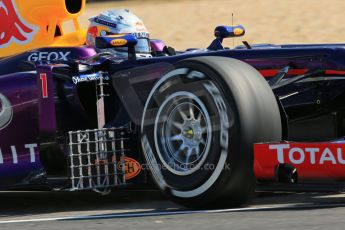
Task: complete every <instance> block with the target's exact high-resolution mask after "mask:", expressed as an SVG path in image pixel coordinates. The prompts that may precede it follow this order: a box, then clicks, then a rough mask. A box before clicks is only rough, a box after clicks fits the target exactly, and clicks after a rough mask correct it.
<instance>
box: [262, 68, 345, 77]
mask: <svg viewBox="0 0 345 230" xmlns="http://www.w3.org/2000/svg"><path fill="white" fill-rule="evenodd" d="M279 71H280V70H279V69H263V70H259V72H260V73H261V75H262V76H263V77H274V76H276V75H277V73H279ZM307 72H308V69H290V70H289V72H288V76H295V75H301V74H305V73H307ZM325 74H326V75H345V71H344V70H325Z"/></svg>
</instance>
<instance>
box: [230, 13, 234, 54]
mask: <svg viewBox="0 0 345 230" xmlns="http://www.w3.org/2000/svg"><path fill="white" fill-rule="evenodd" d="M231 26H234V13H233V12H232V13H231ZM232 48H235V38H234V37H233V38H232Z"/></svg>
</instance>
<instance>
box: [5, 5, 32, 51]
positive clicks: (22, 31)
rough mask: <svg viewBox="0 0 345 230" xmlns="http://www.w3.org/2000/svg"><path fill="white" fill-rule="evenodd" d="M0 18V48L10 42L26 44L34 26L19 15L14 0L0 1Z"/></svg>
mask: <svg viewBox="0 0 345 230" xmlns="http://www.w3.org/2000/svg"><path fill="white" fill-rule="evenodd" d="M0 18H1V23H0V48H2V47H6V46H8V45H9V44H11V42H16V43H18V44H26V43H28V42H29V41H30V40H31V38H32V36H33V33H34V32H35V31H34V27H33V26H31V25H29V24H28V23H27V22H25V21H24V19H23V18H22V17H21V16H20V15H19V13H18V10H17V8H16V5H15V2H14V0H2V1H0Z"/></svg>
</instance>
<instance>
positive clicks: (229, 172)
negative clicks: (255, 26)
mask: <svg viewBox="0 0 345 230" xmlns="http://www.w3.org/2000/svg"><path fill="white" fill-rule="evenodd" d="M141 132H142V137H141V138H142V147H143V151H144V155H145V158H146V161H147V164H148V166H149V169H150V172H151V174H152V178H153V180H154V181H155V183H156V184H157V185H158V187H159V188H160V189H161V190H162V191H163V192H164V193H165V194H167V195H168V196H169V197H170V198H171V199H173V200H174V201H176V202H178V203H181V204H182V205H185V206H189V207H220V206H228V207H229V206H235V205H240V204H243V203H244V202H246V201H247V200H248V199H249V198H250V197H251V196H252V195H253V193H254V189H255V178H254V175H253V155H252V154H253V144H254V143H256V142H267V141H280V140H281V135H282V128H281V119H280V113H279V108H278V105H277V102H276V99H275V96H274V95H273V92H272V90H271V89H270V87H269V86H268V84H267V82H266V81H265V79H264V78H263V77H262V76H261V75H260V73H259V72H258V71H256V70H255V69H254V68H253V67H251V66H250V65H248V64H246V63H244V62H242V61H239V60H235V59H231V58H224V57H213V56H210V57H197V58H191V59H186V60H183V61H181V62H179V63H177V64H176V65H175V69H174V70H171V71H170V72H168V73H166V74H165V75H164V76H162V78H161V79H160V80H159V81H158V82H157V83H156V84H155V86H154V87H153V89H152V90H151V92H150V94H149V97H148V99H147V102H146V105H145V109H144V114H143V118H142V126H141Z"/></svg>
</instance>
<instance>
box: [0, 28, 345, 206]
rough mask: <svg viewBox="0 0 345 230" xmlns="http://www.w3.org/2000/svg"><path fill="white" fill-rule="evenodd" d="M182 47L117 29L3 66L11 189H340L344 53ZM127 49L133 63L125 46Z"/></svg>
mask: <svg viewBox="0 0 345 230" xmlns="http://www.w3.org/2000/svg"><path fill="white" fill-rule="evenodd" d="M243 34H244V28H243V27H242V26H219V27H217V28H216V29H215V37H216V38H215V40H214V41H213V42H212V43H211V44H210V45H209V46H208V47H207V48H206V49H191V50H187V51H177V52H176V51H175V50H174V49H172V48H171V47H166V46H165V45H164V44H163V43H162V42H161V41H159V40H151V42H150V43H151V49H152V50H151V51H152V53H151V54H150V56H152V57H144V58H143V57H140V55H139V56H138V55H137V54H138V53H137V52H136V48H135V47H136V44H137V38H136V37H135V36H133V35H130V34H127V35H123V36H116V37H114V36H112V35H109V36H108V35H105V36H102V37H97V39H96V46H97V52H96V51H95V49H93V48H89V47H84V46H78V47H63V48H62V47H47V48H38V49H35V50H31V51H27V52H23V53H21V54H18V55H14V56H10V57H6V58H3V59H1V60H0V188H1V189H3V190H9V189H30V190H32V189H42V188H44V189H47V188H49V189H54V190H56V189H59V190H73V191H74V190H94V191H97V192H101V193H107V192H109V191H111V190H114V189H116V188H120V187H125V188H130V187H136V186H142V185H144V186H146V184H152V182H154V184H155V185H157V186H158V188H159V189H160V190H161V191H162V192H164V193H165V194H166V195H167V196H168V197H170V198H171V199H172V200H174V201H176V202H179V203H181V204H183V205H186V206H190V207H206V206H213V207H215V206H231V205H239V204H242V203H243V202H245V201H247V200H248V199H249V198H250V197H251V196H252V195H253V193H254V191H255V187H256V186H259V187H260V186H262V185H270V187H271V188H273V189H279V190H285V189H290V190H291V189H292V190H297V189H300V188H301V186H302V187H303V189H310V190H315V191H317V190H318V189H320V188H323V189H324V188H325V185H326V188H328V189H334V188H337V187H339V186H342V183H343V181H344V179H345V153H344V150H345V142H344V138H343V136H344V134H345V103H344V101H345V100H344V99H345V45H343V44H327V45H270V44H264V45H251V44H248V43H247V42H244V45H243V46H240V47H236V48H233V49H228V48H224V47H223V45H222V41H223V39H225V38H231V37H237V36H242V35H243ZM120 47H121V48H125V49H126V50H127V56H126V57H118V56H115V55H113V53H112V52H111V50H112V49H118V48H120Z"/></svg>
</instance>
